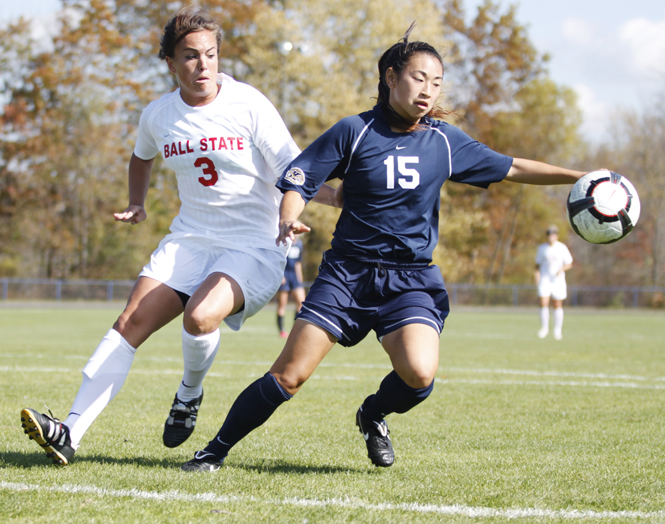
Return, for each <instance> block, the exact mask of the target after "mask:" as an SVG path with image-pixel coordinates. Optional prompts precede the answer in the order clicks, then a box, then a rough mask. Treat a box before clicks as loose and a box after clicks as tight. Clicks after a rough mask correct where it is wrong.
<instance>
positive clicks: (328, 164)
mask: <svg viewBox="0 0 665 524" xmlns="http://www.w3.org/2000/svg"><path fill="white" fill-rule="evenodd" d="M410 32H411V29H409V30H408V31H407V33H406V35H405V36H404V38H403V39H402V40H401V41H400V42H398V43H397V44H395V45H394V46H392V47H391V48H390V49H388V50H387V51H386V52H385V53H384V54H383V56H382V57H381V59H380V60H379V79H378V80H379V92H378V97H377V99H378V103H377V105H376V106H375V107H374V108H373V109H372V110H370V111H366V112H363V113H361V114H359V115H354V116H350V117H347V118H344V119H342V120H341V121H339V122H338V123H337V124H335V125H334V126H333V127H332V128H330V129H329V130H328V131H326V132H325V133H324V134H323V135H321V136H320V137H319V138H317V139H316V140H315V141H314V142H313V143H312V144H311V145H309V146H308V147H307V148H306V149H305V150H304V151H303V152H302V154H301V155H299V156H298V158H296V159H295V160H294V161H293V162H292V163H291V165H290V166H289V169H288V170H287V171H286V172H285V173H284V175H282V177H281V178H280V180H279V182H278V183H277V187H279V188H280V189H281V190H282V191H283V192H284V198H283V199H282V203H281V205H280V232H279V237H278V239H277V242H278V243H283V242H287V241H288V240H289V239H290V240H293V239H294V237H295V235H296V234H299V233H304V232H307V231H309V230H310V228H309V227H308V226H306V225H305V224H303V223H302V222H300V221H299V217H300V214H301V213H302V211H303V210H304V208H305V205H306V203H307V202H309V201H310V200H311V199H312V197H313V196H314V195H315V194H316V193H317V191H318V188H319V187H321V185H322V184H323V183H324V182H325V181H326V180H330V179H332V178H340V179H343V194H344V198H343V201H344V204H343V208H342V213H341V215H340V217H339V220H338V221H337V225H336V226H335V233H334V235H333V239H332V242H331V249H330V250H329V251H326V252H325V254H324V257H323V261H322V263H321V266H320V268H319V275H318V276H317V277H316V280H315V281H314V283H313V285H312V287H311V288H310V290H309V292H308V294H307V298H306V299H305V302H303V305H302V309H301V310H300V313H298V318H297V319H296V322H295V324H294V326H293V329H292V330H291V332H290V333H289V338H288V340H287V341H286V345H285V347H284V349H283V351H282V353H281V354H280V355H279V357H278V358H277V360H276V361H275V363H274V364H273V365H272V367H271V368H270V370H269V371H268V372H267V373H266V374H265V375H264V376H263V377H261V378H259V379H258V380H256V381H255V382H254V383H252V384H250V385H249V386H248V387H247V388H246V389H245V390H244V391H243V392H242V393H241V394H240V395H239V396H238V398H237V399H236V401H235V402H234V404H233V405H232V407H231V409H230V411H229V413H228V415H227V417H226V420H225V421H224V423H223V425H222V427H221V429H220V430H219V432H218V433H217V435H216V437H215V438H214V439H213V440H211V441H210V442H209V443H208V446H206V448H205V449H204V450H202V451H198V452H197V453H196V454H195V456H194V459H192V460H190V461H189V462H187V463H186V464H184V465H183V466H182V469H183V470H184V471H215V470H218V469H219V468H220V467H221V465H222V463H223V461H224V458H225V457H226V456H227V455H228V453H229V450H230V449H231V448H232V447H233V446H234V445H235V444H236V443H238V442H239V441H240V440H241V439H242V438H244V437H245V436H246V435H248V434H249V433H250V432H251V431H252V430H254V429H255V428H257V427H259V426H260V425H261V424H263V423H264V422H265V421H266V420H268V418H269V417H270V416H271V415H272V414H273V413H274V412H275V410H276V409H277V408H278V407H279V406H280V405H281V404H283V403H284V402H286V401H287V400H289V399H290V398H291V397H292V396H293V395H294V394H296V393H297V392H298V391H299V390H300V388H301V387H302V385H303V384H304V383H305V381H306V380H307V379H308V378H309V377H310V376H311V375H312V373H313V372H314V370H315V369H316V367H317V366H318V365H319V363H320V362H321V361H322V360H323V358H324V357H325V356H326V354H328V352H329V351H330V350H331V349H332V348H333V347H334V346H335V344H337V343H338V342H339V344H341V345H342V346H345V347H351V346H355V345H356V344H358V343H359V342H360V341H361V340H363V339H364V338H365V337H366V336H367V335H368V334H369V332H370V331H374V333H375V334H376V337H377V339H378V341H379V343H380V344H381V345H382V346H383V349H384V350H385V352H386V353H387V355H388V357H389V359H390V362H391V365H392V368H393V369H392V371H391V372H390V373H389V374H388V375H387V376H386V377H384V378H383V380H382V381H381V383H380V386H379V389H378V390H375V391H376V392H375V393H372V394H370V395H369V396H368V397H366V398H365V400H364V401H363V402H362V403H361V405H360V407H359V409H358V410H357V411H356V417H355V422H356V425H357V426H358V429H359V430H360V432H361V433H362V436H363V438H364V442H365V445H366V447H367V456H368V457H369V458H370V460H371V461H372V463H373V464H374V465H375V466H381V467H388V466H391V465H392V464H393V462H394V459H395V456H394V452H393V447H392V443H391V440H390V437H389V431H388V425H387V423H386V421H385V417H386V416H387V415H390V414H391V413H406V412H408V411H410V410H411V409H413V408H414V407H416V406H417V405H419V404H420V403H421V402H423V401H424V400H426V399H427V397H428V396H429V395H430V394H431V392H432V390H433V387H434V377H435V375H436V373H437V371H438V369H439V351H440V339H439V337H440V334H441V331H442V329H443V326H444V322H445V319H446V317H447V315H448V313H449V301H448V292H447V291H446V287H445V284H444V281H443V277H442V275H441V270H440V269H439V268H438V267H437V266H436V265H433V264H432V263H431V262H432V252H433V251H434V248H435V246H436V244H437V242H438V239H439V232H438V227H439V215H440V213H439V211H440V202H441V187H442V185H443V184H444V183H445V182H447V181H448V180H450V181H453V182H459V183H464V184H470V185H474V186H479V187H484V188H487V187H488V186H489V185H490V184H492V183H495V182H501V181H503V180H510V181H512V182H518V183H525V184H538V185H550V184H573V183H575V182H576V181H577V180H578V179H579V178H580V177H581V176H582V175H583V174H584V173H583V172H581V171H573V170H570V169H564V168H561V167H556V166H551V165H548V164H544V163H542V162H536V161H533V160H527V159H522V158H511V157H508V156H505V155H502V154H499V153H497V152H495V151H492V150H491V149H490V148H488V147H487V146H485V145H483V144H481V143H479V142H477V141H476V140H474V139H472V138H471V137H469V136H468V135H467V134H466V133H464V132H463V131H462V130H461V129H459V128H457V127H455V126H453V125H450V124H448V123H446V122H443V121H442V120H440V118H442V117H443V116H445V112H443V110H441V109H440V108H439V107H438V106H437V105H436V104H437V100H438V98H439V94H440V92H441V85H442V80H443V60H442V58H441V56H440V54H439V53H438V52H437V51H436V50H435V49H434V48H433V47H432V46H430V45H429V44H427V43H425V42H409V41H408V35H409V33H410ZM441 218H442V219H443V220H445V219H446V216H445V215H443V216H442V217H441ZM335 400H336V399H334V398H332V399H331V401H335ZM329 423H330V422H329ZM330 426H331V428H335V427H336V424H335V423H334V422H332V423H330ZM261 438H265V434H262V436H261ZM331 460H333V461H334V458H331Z"/></svg>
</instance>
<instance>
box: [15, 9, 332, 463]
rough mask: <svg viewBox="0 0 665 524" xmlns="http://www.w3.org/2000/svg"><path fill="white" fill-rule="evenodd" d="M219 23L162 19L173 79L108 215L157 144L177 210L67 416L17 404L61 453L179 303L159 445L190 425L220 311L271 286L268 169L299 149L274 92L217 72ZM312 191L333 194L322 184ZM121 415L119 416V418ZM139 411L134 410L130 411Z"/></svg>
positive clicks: (145, 178) (243, 308)
mask: <svg viewBox="0 0 665 524" xmlns="http://www.w3.org/2000/svg"><path fill="white" fill-rule="evenodd" d="M221 40H222V34H221V29H220V26H219V25H218V24H217V23H216V22H215V21H214V20H213V19H212V18H211V17H210V15H209V14H208V13H207V12H206V11H204V10H202V9H200V8H197V7H194V6H192V7H189V8H183V9H182V10H181V11H180V12H179V13H178V14H177V15H175V16H173V17H171V19H170V20H169V21H168V22H167V24H166V26H165V28H164V33H163V35H162V39H161V49H160V53H159V56H160V58H163V59H165V60H166V63H167V64H168V67H169V70H170V71H171V72H172V73H173V74H174V75H176V78H177V81H178V85H179V88H178V89H177V90H175V91H174V92H172V93H169V94H167V95H164V96H162V97H161V98H160V99H158V100H157V101H155V102H152V103H151V104H149V105H148V107H147V108H146V109H145V110H144V111H143V114H142V115H141V119H140V123H139V135H138V139H137V142H136V146H135V149H134V153H133V154H132V157H131V160H130V163H129V205H128V207H127V208H126V209H125V210H124V211H123V212H121V213H116V214H115V215H114V216H115V219H116V220H119V221H123V222H128V223H130V224H138V223H139V222H141V221H143V220H145V219H146V212H145V209H144V202H145V198H146V194H147V192H148V187H149V182H150V173H151V169H152V165H153V161H154V159H155V157H156V155H157V154H158V153H159V152H161V153H162V155H163V156H164V160H165V163H166V165H167V166H168V167H169V168H171V169H173V171H175V174H176V177H177V181H178V189H179V196H180V200H181V202H182V205H181V208H180V212H179V214H178V215H177V216H176V217H175V219H174V220H173V222H172V224H171V228H170V229H171V233H170V234H169V235H167V236H166V237H165V238H164V240H163V241H162V242H161V243H160V245H159V246H158V248H157V249H156V251H155V252H154V253H153V254H152V256H151V259H150V262H149V264H148V265H146V266H145V267H144V268H143V271H142V272H141V274H140V275H139V278H138V280H137V282H136V284H135V286H134V288H133V290H132V293H131V296H130V297H129V301H128V303H127V306H126V307H125V309H124V311H123V312H122V314H121V315H120V317H119V318H118V320H117V321H116V322H115V324H114V325H113V328H112V329H111V330H110V331H109V332H108V333H107V334H106V336H105V337H104V338H103V340H102V341H101V343H100V344H99V346H98V347H97V349H96V351H95V352H94V354H93V355H92V357H91V359H90V361H89V362H88V364H87V365H86V366H85V368H84V369H83V382H82V384H81V387H80V389H79V392H78V394H77V395H76V398H75V400H74V402H73V404H72V408H71V411H70V413H69V416H68V417H67V419H66V420H65V421H64V422H63V423H60V422H59V421H58V420H57V419H54V418H53V417H52V416H50V417H49V416H48V415H43V414H40V413H38V412H36V411H35V410H33V409H29V408H26V409H24V410H23V411H22V412H21V420H22V426H23V428H24V429H25V432H26V433H27V434H28V435H29V436H30V438H32V439H35V440H36V442H37V443H38V444H39V445H41V446H42V448H44V450H45V451H46V453H47V455H48V456H49V457H50V458H52V459H53V461H54V462H55V463H59V464H63V465H66V464H68V463H69V461H70V460H71V458H72V456H73V455H74V452H75V450H76V448H77V447H78V445H79V443H80V441H81V438H82V437H83V435H84V434H85V432H86V431H87V429H88V428H89V427H90V425H91V424H92V423H93V421H94V420H95V419H96V418H97V416H98V415H99V414H100V413H101V411H102V410H103V409H104V408H105V407H106V405H107V404H108V403H109V402H110V401H111V400H112V399H113V398H114V397H115V395H116V394H117V393H118V391H119V390H120V388H121V387H122V384H123V383H124V381H125V378H126V377H127V374H128V373H129V369H130V366H131V364H132V361H133V359H134V353H135V351H136V348H138V347H139V346H140V345H141V344H142V343H143V342H144V341H145V340H146V339H147V338H148V337H149V336H150V335H151V334H152V333H154V332H155V331H156V330H158V329H160V328H161V327H162V326H164V325H166V324H167V323H169V322H170V321H171V320H173V319H175V318H176V317H178V316H179V315H180V314H181V313H183V311H184V317H183V330H182V348H183V357H184V373H183V377H182V382H181V384H180V387H179V389H178V391H177V393H176V396H175V399H174V402H173V405H172V407H171V411H170V413H169V416H168V418H167V421H166V423H165V426H164V435H163V440H164V444H165V445H166V446H168V447H175V446H178V445H180V444H181V443H182V442H184V441H185V440H186V439H187V438H188V437H189V435H190V434H191V433H192V431H193V430H194V426H195V424H196V417H197V414H198V409H199V406H200V404H201V400H202V398H203V388H202V382H203V378H204V377H205V375H206V373H207V371H208V369H209V368H210V366H211V365H212V362H213V359H214V357H215V354H216V353H217V350H218V348H219V343H220V332H219V325H220V323H221V322H222V321H225V322H226V324H227V325H228V326H229V327H230V328H231V329H234V330H238V329H239V328H240V327H241V326H242V324H243V322H244V321H245V319H246V318H248V317H250V316H251V315H253V314H255V313H256V312H257V311H258V310H260V309H261V308H262V307H263V306H264V305H265V304H266V303H267V302H268V301H269V300H270V299H271V298H272V297H273V296H274V295H275V293H276V291H277V288H278V287H279V285H280V283H281V281H282V276H283V271H284V264H285V255H286V250H287V248H286V247H278V246H276V245H275V236H276V235H277V224H278V206H279V202H280V200H281V194H280V192H279V191H278V190H277V189H276V188H275V180H276V179H277V177H278V176H279V175H280V174H281V173H282V171H284V168H285V167H286V166H287V165H288V163H289V162H290V161H291V160H292V159H293V158H294V157H295V156H296V155H297V154H298V153H299V149H298V147H297V146H296V144H295V142H294V141H293V139H292V138H291V136H290V134H289V132H288V130H287V129H286V126H285V125H284V122H283V121H282V119H281V117H280V116H279V114H278V113H277V110H276V109H275V108H274V107H273V106H272V104H271V103H270V102H269V101H268V99H267V98H265V97H264V96H263V95H262V94H261V93H259V92H258V91H257V90H256V89H254V88H253V87H250V86H248V85H246V84H242V83H239V82H236V81H235V80H234V79H233V78H231V77H230V76H227V75H224V74H219V75H218V63H219V56H218V54H219V49H220V44H221ZM326 190H328V191H327V192H325V191H324V192H322V194H321V196H320V197H318V198H319V199H320V201H325V202H326V203H329V204H332V203H333V199H334V197H335V192H334V190H333V189H332V188H330V187H329V186H327V187H326ZM128 422H130V421H129V414H128V417H127V420H126V419H123V420H121V421H119V423H120V424H126V423H128ZM137 422H138V421H137Z"/></svg>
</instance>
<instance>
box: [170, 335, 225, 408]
mask: <svg viewBox="0 0 665 524" xmlns="http://www.w3.org/2000/svg"><path fill="white" fill-rule="evenodd" d="M219 339H220V333H219V329H216V330H215V331H213V332H212V333H208V334H206V335H198V336H194V335H190V334H189V333H187V331H185V328H183V329H182V356H183V360H184V364H185V371H184V373H183V374H182V382H181V383H180V387H179V388H178V399H180V400H184V401H187V400H192V399H195V398H197V397H200V396H201V393H202V392H203V388H202V387H201V384H203V379H204V378H205V376H206V373H208V370H209V369H210V366H212V363H213V362H214V361H215V355H217V350H218V349H219Z"/></svg>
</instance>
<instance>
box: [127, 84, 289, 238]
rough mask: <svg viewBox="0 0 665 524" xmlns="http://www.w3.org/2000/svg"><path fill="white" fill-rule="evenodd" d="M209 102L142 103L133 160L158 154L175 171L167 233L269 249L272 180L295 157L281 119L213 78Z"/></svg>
mask: <svg viewBox="0 0 665 524" xmlns="http://www.w3.org/2000/svg"><path fill="white" fill-rule="evenodd" d="M217 82H218V84H219V83H221V89H220V90H219V93H218V95H217V97H216V98H215V100H214V101H213V102H212V103H210V104H207V105H205V106H200V107H192V106H189V105H187V104H186V103H185V102H184V101H183V100H182V98H181V97H180V89H177V90H175V91H174V92H172V93H169V94H167V95H164V96H162V97H161V98H159V99H158V100H156V101H154V102H152V103H150V104H149V105H148V106H147V107H146V108H145V109H144V111H143V113H142V115H141V119H140V122H139V136H138V139H137V141H136V146H135V148H134V154H135V155H136V156H137V157H138V158H140V159H143V160H150V159H152V158H154V157H155V156H157V153H159V152H161V153H162V155H163V157H164V162H165V164H166V166H167V167H169V168H170V169H172V170H173V171H175V174H176V177H177V181H178V191H179V196H180V201H181V207H180V212H179V214H178V215H177V216H176V217H175V219H174V220H173V223H172V224H171V231H172V232H174V233H175V232H192V233H199V234H204V235H209V236H214V237H215V238H217V239H220V240H223V241H224V243H228V245H229V247H235V248H238V247H240V246H242V247H245V248H255V247H260V248H264V249H271V250H276V249H279V250H282V248H278V247H277V246H276V245H275V238H277V234H278V228H277V224H278V217H279V203H280V201H281V198H282V194H281V192H280V191H279V190H278V189H277V188H276V187H275V182H276V181H277V178H278V177H279V176H280V175H281V174H282V172H283V171H284V169H285V168H286V166H287V165H288V164H289V163H290V162H291V161H292V160H293V159H294V158H295V157H296V156H297V155H298V154H299V153H300V150H299V148H298V146H297V145H296V144H295V142H294V141H293V139H292V138H291V135H290V133H289V131H288V130H287V128H286V125H285V124H284V122H283V120H282V118H281V117H280V115H279V113H278V112H277V110H276V109H275V107H274V106H273V105H272V104H271V103H270V101H269V100H268V99H267V98H266V97H265V96H264V95H263V94H262V93H260V92H259V91H258V90H256V89H255V88H253V87H251V86H249V85H247V84H243V83H241V82H237V81H236V80H235V79H233V78H232V77H230V76H228V75H225V74H220V75H218V80H217Z"/></svg>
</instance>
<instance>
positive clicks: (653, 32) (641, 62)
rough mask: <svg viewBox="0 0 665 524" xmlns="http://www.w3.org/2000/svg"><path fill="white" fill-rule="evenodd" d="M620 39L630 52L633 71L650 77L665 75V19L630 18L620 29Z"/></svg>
mask: <svg viewBox="0 0 665 524" xmlns="http://www.w3.org/2000/svg"><path fill="white" fill-rule="evenodd" d="M619 40H620V41H621V42H622V43H623V44H624V45H625V46H626V47H627V49H628V51H629V53H630V55H629V60H628V67H629V68H630V70H631V71H632V72H633V73H635V74H638V75H641V76H645V77H648V78H662V77H663V75H665V20H660V21H657V22H654V21H651V20H647V19H645V18H636V19H634V20H629V21H628V22H626V23H625V24H623V25H622V26H621V28H620V29H619Z"/></svg>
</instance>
